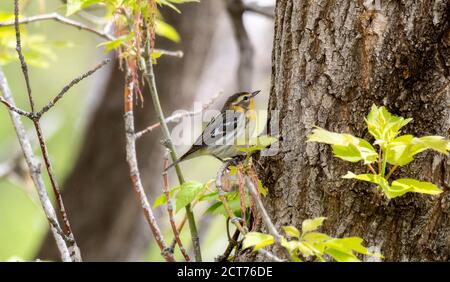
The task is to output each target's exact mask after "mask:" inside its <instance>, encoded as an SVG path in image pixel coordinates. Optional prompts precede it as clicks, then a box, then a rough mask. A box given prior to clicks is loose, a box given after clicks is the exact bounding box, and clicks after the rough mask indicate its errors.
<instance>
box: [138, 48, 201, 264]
mask: <svg viewBox="0 0 450 282" xmlns="http://www.w3.org/2000/svg"><path fill="white" fill-rule="evenodd" d="M148 58H150V54H149V57H148ZM142 65H143V67H144V68H145V70H144V77H145V80H146V82H147V85H148V87H149V90H150V96H151V97H152V101H153V106H154V109H155V112H156V114H157V116H158V119H159V122H160V124H161V126H160V127H161V130H162V132H163V136H164V138H165V140H164V141H165V145H166V147H167V149H169V151H170V157H171V158H172V161H173V162H175V161H176V160H177V153H176V151H175V146H174V145H173V142H172V138H171V136H170V132H169V128H168V127H167V123H166V122H165V117H164V112H163V110H162V108H161V103H160V101H159V96H158V91H157V89H156V81H155V74H154V72H153V64H152V61H151V59H147V60H146V61H145V63H143V64H142ZM175 171H176V173H177V176H178V181H179V182H180V185H183V183H184V182H185V180H184V176H183V173H182V172H181V168H180V166H179V165H178V164H176V165H175ZM186 215H187V218H188V222H189V229H190V232H191V238H192V246H193V248H194V253H195V260H196V261H197V262H201V261H202V254H201V250H200V239H199V236H198V231H197V225H196V223H195V218H194V213H193V212H192V209H191V205H190V204H188V205H186Z"/></svg>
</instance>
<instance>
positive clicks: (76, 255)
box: [14, 0, 81, 261]
mask: <svg viewBox="0 0 450 282" xmlns="http://www.w3.org/2000/svg"><path fill="white" fill-rule="evenodd" d="M14 17H15V20H14V27H15V30H16V50H17V54H18V56H19V60H20V64H21V67H22V72H23V75H24V78H25V83H26V85H27V93H28V99H29V102H30V106H31V112H32V113H33V114H35V106H34V99H33V95H32V92H31V84H30V79H29V76H28V66H27V63H26V61H25V58H24V56H23V54H22V44H21V40H20V28H19V0H15V1H14ZM32 120H33V124H34V127H35V129H36V134H37V137H38V140H39V145H40V147H41V152H42V155H43V157H44V162H45V165H46V167H47V174H48V176H49V178H50V183H51V185H52V188H53V192H54V193H55V197H56V202H57V204H58V208H59V214H60V216H61V219H62V220H63V223H64V234H65V236H66V237H65V239H68V240H66V243H67V246H68V249H69V250H70V252H71V253H70V256H71V259H72V261H81V255H80V250H79V248H78V246H77V244H76V241H75V237H74V235H73V232H72V229H71V227H70V223H69V219H68V217H67V213H66V210H65V208H64V203H63V201H62V197H61V191H60V189H59V185H58V182H57V180H56V177H55V175H54V173H53V167H52V164H51V162H50V158H49V154H48V150H47V146H46V143H45V139H44V136H43V134H42V129H41V125H40V123H39V119H37V118H34V119H32Z"/></svg>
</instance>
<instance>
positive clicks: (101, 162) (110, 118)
mask: <svg viewBox="0 0 450 282" xmlns="http://www.w3.org/2000/svg"><path fill="white" fill-rule="evenodd" d="M218 7H220V5H219V6H218V3H217V2H216V1H203V2H202V3H201V4H190V5H183V6H182V14H178V13H175V12H171V11H167V12H166V13H165V19H166V20H167V21H168V22H169V23H171V24H172V25H173V26H174V27H175V28H176V29H177V30H178V32H179V33H180V34H181V36H182V42H181V44H173V43H169V42H167V41H165V40H159V41H158V47H160V48H167V49H172V50H173V49H178V48H179V49H181V50H183V51H184V53H185V56H184V58H183V59H177V58H171V57H163V58H161V59H159V60H158V64H157V66H156V67H155V71H156V76H157V78H158V81H157V83H158V87H159V92H160V93H161V103H162V105H163V108H164V110H165V112H166V113H167V114H170V113H172V112H173V111H174V110H176V109H178V108H180V107H186V106H189V105H190V103H192V101H193V98H194V97H195V89H196V87H197V82H196V77H197V76H198V75H199V74H200V73H201V71H202V67H203V65H204V62H205V57H206V54H207V52H206V50H208V48H209V42H210V38H211V37H212V34H213V32H214V23H215V22H216V14H217V12H218ZM205 22H207V23H208V24H205ZM192 31H196V32H192ZM123 89H124V74H123V73H122V72H121V71H120V70H119V69H118V67H117V65H116V66H115V68H114V71H113V73H112V74H111V77H110V78H109V82H108V83H107V86H106V87H105V89H104V91H102V92H104V93H103V95H102V98H101V101H100V102H99V104H98V108H97V109H96V110H95V112H94V114H93V115H92V116H91V117H90V121H89V124H88V126H87V130H86V134H85V139H84V141H83V144H82V146H81V149H80V155H79V157H78V160H77V162H76V164H75V166H74V168H73V171H72V172H71V174H70V175H69V176H68V178H67V180H66V182H65V185H64V191H63V198H64V202H65V203H66V205H67V210H68V214H69V218H70V221H71V223H72V225H73V230H74V233H75V234H76V238H77V241H78V243H79V245H80V248H81V254H82V256H83V260H84V261H99V260H102V261H122V260H140V259H142V256H143V254H145V252H146V251H147V248H146V246H147V245H148V242H149V240H150V232H149V230H148V226H146V225H145V224H146V223H145V222H144V220H143V217H142V211H141V207H140V205H139V203H138V202H137V199H136V196H135V193H134V189H133V187H132V185H131V181H130V176H129V170H128V167H127V163H126V161H125V133H124V125H123ZM95 95H98V94H97V93H96V94H95ZM144 98H145V103H144V107H143V108H141V107H140V106H137V107H136V129H137V130H140V129H144V128H145V127H146V126H148V125H150V124H152V123H154V122H156V115H155V114H154V113H153V110H152V109H153V107H152V105H151V99H150V96H149V95H148V93H144ZM160 138H161V136H160V134H159V133H158V131H155V132H152V133H151V134H147V135H146V136H144V137H142V138H141V139H140V140H139V142H138V144H137V145H138V147H137V151H138V162H139V166H140V170H141V174H142V179H143V182H144V186H145V187H146V188H148V190H149V193H152V192H153V194H159V193H160V192H161V172H162V152H163V147H162V146H161V145H160ZM38 257H39V258H41V259H54V260H57V256H56V252H55V248H54V241H53V240H52V239H51V238H50V237H47V238H46V240H45V242H44V244H43V246H42V249H41V251H40V254H39V255H38Z"/></svg>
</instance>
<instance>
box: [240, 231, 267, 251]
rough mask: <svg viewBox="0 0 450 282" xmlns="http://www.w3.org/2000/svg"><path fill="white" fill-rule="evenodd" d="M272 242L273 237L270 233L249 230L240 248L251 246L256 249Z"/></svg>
mask: <svg viewBox="0 0 450 282" xmlns="http://www.w3.org/2000/svg"><path fill="white" fill-rule="evenodd" d="M274 242H275V239H274V238H273V236H272V235H269V234H264V233H259V232H249V233H247V234H246V235H245V238H244V243H243V244H242V249H247V248H249V247H253V250H254V251H257V250H259V249H261V248H264V247H266V246H269V245H272V244H273V243H274Z"/></svg>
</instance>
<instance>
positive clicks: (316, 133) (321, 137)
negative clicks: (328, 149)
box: [306, 127, 348, 146]
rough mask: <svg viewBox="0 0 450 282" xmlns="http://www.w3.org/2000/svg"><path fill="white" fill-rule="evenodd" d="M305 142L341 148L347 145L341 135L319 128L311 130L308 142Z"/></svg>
mask: <svg viewBox="0 0 450 282" xmlns="http://www.w3.org/2000/svg"><path fill="white" fill-rule="evenodd" d="M306 142H319V143H325V144H329V145H341V146H346V145H347V144H348V141H347V139H346V138H345V137H344V135H343V134H339V133H335V132H330V131H328V130H325V129H323V128H320V127H316V128H315V129H313V131H312V134H310V135H309V136H308V140H307V141H306Z"/></svg>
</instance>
